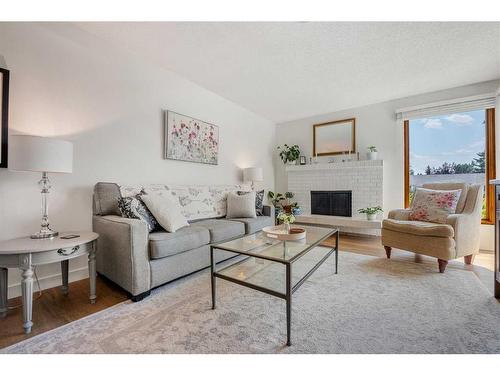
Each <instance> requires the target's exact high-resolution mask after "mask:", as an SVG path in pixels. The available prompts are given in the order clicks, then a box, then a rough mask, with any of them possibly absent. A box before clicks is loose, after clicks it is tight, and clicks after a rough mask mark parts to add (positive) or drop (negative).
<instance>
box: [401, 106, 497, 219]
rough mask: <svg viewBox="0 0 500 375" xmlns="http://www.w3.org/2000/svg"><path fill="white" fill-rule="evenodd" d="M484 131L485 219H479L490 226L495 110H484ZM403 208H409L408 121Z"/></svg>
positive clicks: (493, 197) (494, 167)
mask: <svg viewBox="0 0 500 375" xmlns="http://www.w3.org/2000/svg"><path fill="white" fill-rule="evenodd" d="M485 121H486V123H485V129H486V134H485V136H486V143H485V153H486V155H485V156H486V170H485V174H486V181H485V193H486V217H485V218H482V219H481V224H489V225H492V224H494V223H495V187H494V186H493V185H490V184H489V183H488V182H489V181H490V180H493V179H495V178H496V155H495V108H487V109H486V110H485ZM403 128H404V131H403V133H404V138H403V142H404V207H405V208H408V207H409V206H410V121H409V120H404V122H403Z"/></svg>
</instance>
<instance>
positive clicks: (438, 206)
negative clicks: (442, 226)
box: [410, 188, 462, 223]
mask: <svg viewBox="0 0 500 375" xmlns="http://www.w3.org/2000/svg"><path fill="white" fill-rule="evenodd" d="M461 192H462V190H431V189H423V188H417V191H416V192H415V196H414V197H413V202H412V204H411V208H410V220H417V221H429V222H432V223H446V219H447V217H448V215H451V214H454V213H455V210H456V208H457V204H458V200H459V199H460V193H461Z"/></svg>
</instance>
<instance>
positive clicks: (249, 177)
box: [243, 167, 264, 182]
mask: <svg viewBox="0 0 500 375" xmlns="http://www.w3.org/2000/svg"><path fill="white" fill-rule="evenodd" d="M263 180H264V178H263V176H262V168H259V167H252V168H245V169H243V181H254V182H255V181H263Z"/></svg>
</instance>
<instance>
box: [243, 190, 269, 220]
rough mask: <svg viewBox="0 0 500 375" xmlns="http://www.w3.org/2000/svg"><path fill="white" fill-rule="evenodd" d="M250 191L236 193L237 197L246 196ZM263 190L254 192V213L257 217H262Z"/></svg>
mask: <svg viewBox="0 0 500 375" xmlns="http://www.w3.org/2000/svg"><path fill="white" fill-rule="evenodd" d="M248 193H251V192H250V191H238V192H237V194H238V195H243V194H248ZM263 210H264V190H259V191H256V192H255V212H256V213H257V216H264V214H263V212H262V211H263Z"/></svg>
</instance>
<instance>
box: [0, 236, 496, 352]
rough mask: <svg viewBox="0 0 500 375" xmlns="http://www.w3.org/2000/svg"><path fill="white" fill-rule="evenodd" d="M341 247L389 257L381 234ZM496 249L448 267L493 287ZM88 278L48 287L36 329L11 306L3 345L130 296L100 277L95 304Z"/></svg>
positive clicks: (347, 240) (350, 239) (38, 304)
mask: <svg viewBox="0 0 500 375" xmlns="http://www.w3.org/2000/svg"><path fill="white" fill-rule="evenodd" d="M334 241H335V240H334V239H329V240H327V241H326V243H327V244H328V245H330V244H331V245H332V246H333V244H334ZM340 250H342V251H351V252H354V253H358V254H364V255H372V256H377V257H383V258H385V257H386V254H385V250H384V247H383V246H382V245H381V243H380V238H378V237H358V236H347V235H341V236H340ZM391 259H393V260H404V261H409V262H415V261H416V262H420V263H432V264H434V265H435V266H436V272H437V262H436V259H435V258H431V257H426V256H419V255H415V254H413V253H410V252H407V251H403V250H398V249H393V251H392V255H391ZM493 264H494V256H493V253H486V252H481V253H480V254H478V255H477V256H476V257H475V258H474V265H465V264H464V263H463V260H460V261H451V262H450V263H449V265H448V268H447V269H449V268H459V269H460V268H461V269H464V268H465V269H469V270H472V271H474V272H475V273H476V274H477V275H478V276H479V278H480V279H481V280H482V281H483V283H485V284H486V285H487V286H488V288H489V284H492V285H491V288H492V287H493V279H492V277H489V276H490V274H489V273H488V272H486V273H485V272H484V268H486V269H489V270H493ZM88 294H89V284H88V279H85V280H80V281H76V282H73V283H70V286H69V294H68V295H67V296H65V295H63V294H62V292H61V291H60V288H59V287H57V288H52V289H46V290H44V291H43V293H42V296H41V297H40V298H39V299H35V298H36V296H34V301H33V323H34V325H33V329H32V333H31V334H29V335H25V334H24V333H23V328H22V309H21V308H17V309H13V310H10V311H9V312H8V314H7V317H6V318H4V319H0V348H3V347H6V346H9V345H12V344H14V343H16V342H19V341H22V340H25V339H26V338H29V337H32V336H35V335H38V334H40V333H43V332H46V331H49V330H51V329H54V328H57V327H60V326H62V325H64V324H67V323H70V322H72V321H75V320H78V319H81V318H83V317H85V316H88V315H91V314H93V313H96V312H99V311H101V310H104V309H107V308H108V307H111V306H113V305H116V304H118V303H120V302H123V301H125V300H127V298H128V297H127V294H126V293H125V292H124V291H123V290H122V289H121V288H119V287H118V286H116V285H115V284H113V283H111V282H109V281H107V280H105V279H103V278H100V277H98V278H97V301H96V303H95V304H94V305H91V304H90V303H89V297H88ZM20 302H21V301H20V298H14V299H11V300H9V305H10V306H15V305H18V304H20Z"/></svg>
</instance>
